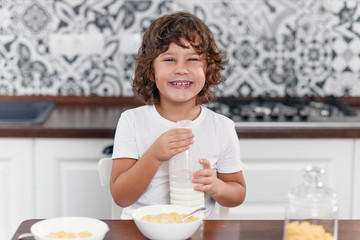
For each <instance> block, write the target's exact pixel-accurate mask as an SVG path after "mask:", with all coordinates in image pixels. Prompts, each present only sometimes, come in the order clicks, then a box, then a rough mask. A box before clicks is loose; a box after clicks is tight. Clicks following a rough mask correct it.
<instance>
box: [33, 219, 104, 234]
mask: <svg viewBox="0 0 360 240" xmlns="http://www.w3.org/2000/svg"><path fill="white" fill-rule="evenodd" d="M60 231H64V232H67V233H69V232H74V233H79V232H90V233H91V234H92V236H90V237H86V238H72V240H102V239H104V237H105V234H106V233H107V232H108V231H109V227H108V225H107V224H106V223H105V222H103V221H100V220H98V219H94V218H86V217H60V218H51V219H47V220H42V221H39V222H37V223H35V224H33V225H32V226H31V228H30V232H31V233H32V234H33V235H34V238H35V239H36V240H52V239H53V238H47V237H46V236H47V235H48V234H50V233H51V232H60Z"/></svg>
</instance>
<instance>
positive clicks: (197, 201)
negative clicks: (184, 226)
mask: <svg viewBox="0 0 360 240" xmlns="http://www.w3.org/2000/svg"><path fill="white" fill-rule="evenodd" d="M177 127H178V128H190V129H193V122H192V121H191V120H181V121H178V122H177ZM194 141H195V140H194ZM200 158H201V156H200V152H199V150H198V148H197V145H196V141H195V142H194V143H193V144H191V145H190V148H189V149H188V150H186V151H184V152H181V153H179V154H177V155H175V156H174V157H172V158H171V159H170V163H169V174H170V203H171V204H173V205H184V206H190V207H204V206H205V200H204V192H199V191H195V190H194V185H195V184H194V183H193V182H192V181H191V179H192V177H193V173H194V172H195V171H198V170H200V169H202V165H201V164H200V163H199V159H200Z"/></svg>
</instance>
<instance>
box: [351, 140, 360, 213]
mask: <svg viewBox="0 0 360 240" xmlns="http://www.w3.org/2000/svg"><path fill="white" fill-rule="evenodd" d="M353 170H354V185H353V193H354V195H353V208H354V211H353V213H354V214H353V216H352V217H353V218H356V219H359V218H360V139H357V140H356V141H355V156H354V169H353Z"/></svg>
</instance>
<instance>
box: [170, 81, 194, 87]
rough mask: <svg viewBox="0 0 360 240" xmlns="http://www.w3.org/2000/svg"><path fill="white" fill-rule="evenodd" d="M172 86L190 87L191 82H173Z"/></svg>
mask: <svg viewBox="0 0 360 240" xmlns="http://www.w3.org/2000/svg"><path fill="white" fill-rule="evenodd" d="M172 85H175V86H187V85H190V82H172Z"/></svg>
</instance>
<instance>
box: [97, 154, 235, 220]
mask: <svg viewBox="0 0 360 240" xmlns="http://www.w3.org/2000/svg"><path fill="white" fill-rule="evenodd" d="M112 161H113V160H112V159H111V158H102V159H100V161H99V163H98V172H99V177H100V184H101V186H102V187H105V186H109V185H110V175H111V167H112ZM121 211H122V208H121V207H120V206H119V205H117V204H116V203H115V202H114V200H113V199H111V218H112V219H120V216H121ZM227 218H229V208H227V207H223V206H220V205H219V219H227Z"/></svg>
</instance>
